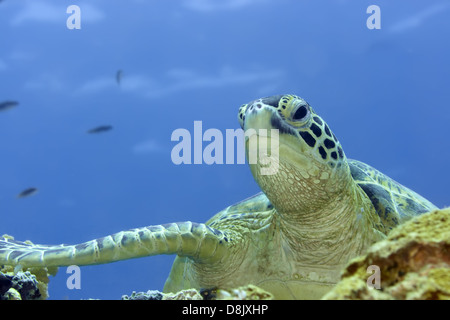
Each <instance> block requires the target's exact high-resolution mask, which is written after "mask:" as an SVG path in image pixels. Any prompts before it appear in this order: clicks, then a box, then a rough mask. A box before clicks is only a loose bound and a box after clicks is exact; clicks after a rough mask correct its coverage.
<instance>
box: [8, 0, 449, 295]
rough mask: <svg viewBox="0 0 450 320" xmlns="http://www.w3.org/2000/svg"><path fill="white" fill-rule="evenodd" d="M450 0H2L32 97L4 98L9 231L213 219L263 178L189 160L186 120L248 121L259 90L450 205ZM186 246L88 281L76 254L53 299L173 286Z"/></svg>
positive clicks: (18, 77)
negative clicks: (76, 277) (244, 112)
mask: <svg viewBox="0 0 450 320" xmlns="http://www.w3.org/2000/svg"><path fill="white" fill-rule="evenodd" d="M73 4H75V5H78V6H79V8H80V10H81V15H80V17H81V29H68V28H67V25H66V20H67V19H68V18H69V17H70V15H71V14H70V13H67V12H66V10H67V8H68V7H69V6H70V5H73ZM370 5H378V6H379V8H380V9H381V29H369V28H368V27H367V24H366V21H367V19H368V18H369V17H370V15H371V14H370V13H367V12H366V10H367V8H368V7H369V6H370ZM449 16H450V2H448V1H445V0H441V1H411V0H408V1H406V0H397V1H388V0H385V1H375V0H373V1H350V0H328V1H315V2H313V1H301V0H272V1H270V0H171V1H164V0H153V1H145V0H133V1H132V0H127V1H118V0H116V1H111V0H109V1H108V0H96V1H87V0H85V1H78V0H77V1H74V0H70V1H69V0H67V1H66V0H53V1H51V0H45V1H44V0H3V1H0V103H2V102H5V101H17V102H18V103H19V104H18V105H17V106H15V107H13V108H10V109H9V110H3V111H1V112H0V164H1V165H0V235H1V234H5V233H6V234H10V235H13V236H14V237H15V238H16V239H18V240H27V239H29V240H32V241H33V242H34V243H40V244H60V243H67V244H74V243H80V242H84V241H88V240H91V239H94V238H98V237H102V236H105V235H108V234H111V233H115V232H118V231H121V230H126V229H130V228H135V227H142V226H148V225H155V224H163V223H169V222H176V221H186V220H191V221H195V222H205V221H206V220H208V219H209V218H210V217H211V216H213V215H214V214H215V213H217V212H218V211H220V210H222V209H223V208H225V207H227V206H228V205H230V204H233V203H236V202H238V201H240V200H242V199H244V198H247V197H249V196H251V195H253V194H255V193H257V192H259V188H258V186H257V184H256V182H255V181H254V180H253V177H252V175H251V173H250V170H249V168H248V166H247V165H246V164H222V165H218V164H213V165H206V164H201V165H193V164H192V165H183V164H182V165H175V164H174V163H173V162H172V160H171V150H172V148H173V147H174V146H175V145H176V144H177V142H174V141H171V134H172V132H173V131H174V130H176V129H178V128H185V129H187V130H189V131H190V132H191V134H193V125H194V121H197V120H198V121H202V124H203V131H205V130H206V129H208V128H217V129H219V130H221V131H222V132H223V133H224V132H225V130H226V129H236V128H238V127H239V124H238V121H237V112H238V108H239V106H240V105H241V104H243V103H246V102H248V101H251V100H253V99H256V98H259V97H263V96H270V95H273V94H283V93H292V94H296V95H299V96H301V97H303V98H304V99H306V100H307V101H308V102H309V104H310V105H311V106H312V107H313V108H314V109H315V111H316V112H317V113H318V114H319V115H321V116H322V117H323V118H324V119H325V120H326V121H327V123H328V124H329V125H330V127H331V129H332V130H333V132H334V133H335V134H336V136H337V137H338V138H339V140H340V141H341V143H342V145H343V147H344V151H345V153H346V155H347V157H349V158H353V159H357V160H360V161H363V162H366V163H368V164H370V165H372V166H374V167H375V168H377V169H379V170H380V171H382V172H383V173H385V174H387V175H388V176H390V177H392V178H393V179H395V180H397V181H398V182H400V183H401V184H403V185H405V186H407V187H409V188H411V189H413V190H414V191H416V192H418V193H419V194H421V195H423V196H424V197H426V198H427V199H429V200H430V201H431V202H433V203H434V204H436V205H437V206H438V207H444V206H447V205H449V204H450V198H449V196H450V195H449V191H448V190H449V189H448V182H449V180H450V169H449V159H450V148H449V146H450V142H449V138H450V125H449V123H450V104H449V101H450V81H449V78H450V64H449V57H450V41H449V39H450V19H449V18H448V17H449ZM102 125H104V126H111V127H112V130H109V131H105V132H100V133H88V130H90V129H92V128H96V127H98V126H102ZM206 144H207V143H204V146H205V145H206ZM30 187H34V188H37V189H38V192H37V193H35V194H33V195H30V196H28V197H21V198H18V197H17V195H18V194H19V193H20V192H22V191H23V190H25V189H27V188H30ZM173 259H174V256H155V257H147V258H141V259H135V260H128V261H122V262H116V263H112V264H107V265H97V266H86V267H82V268H81V289H79V290H78V289H72V290H69V289H68V288H67V286H66V280H67V278H68V277H69V274H66V268H65V267H62V268H60V269H59V272H58V274H57V275H56V277H54V278H51V281H50V289H49V293H50V298H51V299H80V298H99V299H120V297H121V296H122V295H124V294H127V295H130V294H131V293H132V291H147V290H149V289H157V290H162V288H163V285H164V282H165V279H166V278H167V276H168V273H169V271H170V267H171V264H172V261H173Z"/></svg>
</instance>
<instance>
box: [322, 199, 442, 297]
mask: <svg viewBox="0 0 450 320" xmlns="http://www.w3.org/2000/svg"><path fill="white" fill-rule="evenodd" d="M372 270H373V271H375V273H374V274H372V273H373V272H372ZM377 277H378V280H379V289H377ZM323 299H328V300H334V299H352V300H353V299H355V300H359V299H371V300H379V299H383V300H384V299H386V300H388V299H389V300H394V299H395V300H425V299H427V300H428V299H433V300H434V299H450V208H447V209H443V210H435V211H431V212H429V213H426V214H423V215H421V216H418V217H415V218H414V219H412V220H410V221H408V222H406V223H405V224H403V225H400V226H399V227H397V228H395V229H394V230H392V231H391V233H390V234H389V235H388V237H387V238H386V240H383V241H380V242H378V243H376V244H374V245H373V246H372V247H371V248H370V249H369V251H368V253H367V254H366V255H365V256H362V257H358V258H355V259H353V260H352V261H350V263H349V264H348V265H347V267H346V269H345V270H344V271H343V273H342V280H341V281H340V282H339V283H338V284H337V285H336V287H335V288H334V289H333V290H331V291H330V292H329V293H327V294H326V295H325V296H324V297H323Z"/></svg>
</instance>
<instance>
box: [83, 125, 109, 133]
mask: <svg viewBox="0 0 450 320" xmlns="http://www.w3.org/2000/svg"><path fill="white" fill-rule="evenodd" d="M112 128H113V127H112V126H109V125H107V126H98V127H95V128H92V129H90V130H88V131H87V133H100V132H106V131H109V130H111V129H112Z"/></svg>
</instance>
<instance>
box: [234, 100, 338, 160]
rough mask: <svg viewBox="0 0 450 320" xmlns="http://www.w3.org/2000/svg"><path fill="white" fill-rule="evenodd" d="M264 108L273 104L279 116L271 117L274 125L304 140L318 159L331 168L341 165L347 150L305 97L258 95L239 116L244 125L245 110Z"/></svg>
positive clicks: (244, 105)
mask: <svg viewBox="0 0 450 320" xmlns="http://www.w3.org/2000/svg"><path fill="white" fill-rule="evenodd" d="M261 108H273V109H275V110H276V111H277V114H278V116H279V117H272V125H273V126H274V127H275V128H278V129H279V130H280V133H285V134H291V135H295V136H297V138H298V139H301V140H303V141H304V142H305V143H306V145H307V146H308V147H309V148H310V149H311V152H312V153H315V154H316V155H317V158H318V159H321V161H324V162H326V163H328V165H329V166H330V167H332V168H335V167H339V166H340V165H341V162H342V161H344V160H345V154H344V151H343V150H342V147H341V145H340V143H339V140H338V139H337V138H336V136H335V135H334V133H332V132H331V130H330V128H329V127H328V125H327V124H326V122H325V121H324V120H323V119H322V118H321V117H320V116H319V115H317V114H316V113H315V112H314V110H313V108H312V107H311V106H310V105H309V104H308V103H307V102H306V101H305V100H304V99H302V98H300V97H298V96H295V95H276V96H271V97H266V98H261V99H257V100H254V101H251V102H249V103H247V104H243V105H242V106H241V107H240V108H239V113H238V120H239V123H240V125H241V127H242V129H244V127H245V126H244V125H245V120H246V114H247V113H248V112H255V111H257V110H258V109H261Z"/></svg>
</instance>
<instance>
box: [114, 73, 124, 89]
mask: <svg viewBox="0 0 450 320" xmlns="http://www.w3.org/2000/svg"><path fill="white" fill-rule="evenodd" d="M122 76H123V71H122V70H118V71H117V73H116V82H117V84H118V85H119V86H120V81H122Z"/></svg>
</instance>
